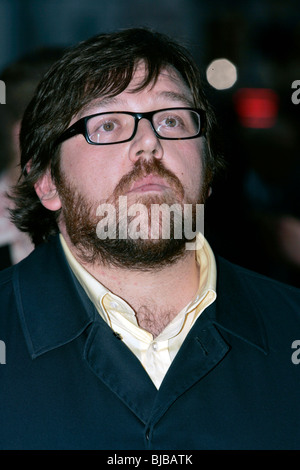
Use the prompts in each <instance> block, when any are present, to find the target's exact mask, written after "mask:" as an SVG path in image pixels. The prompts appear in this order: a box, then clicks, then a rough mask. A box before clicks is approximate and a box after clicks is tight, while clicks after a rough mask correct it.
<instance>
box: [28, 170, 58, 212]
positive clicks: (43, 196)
mask: <svg viewBox="0 0 300 470" xmlns="http://www.w3.org/2000/svg"><path fill="white" fill-rule="evenodd" d="M34 189H35V192H36V194H37V196H38V198H39V199H40V201H41V203H42V204H43V206H44V207H45V208H46V209H48V210H50V211H57V210H59V209H61V200H60V197H59V195H58V192H57V188H56V185H55V183H54V181H53V179H52V177H51V172H50V169H48V170H47V171H46V173H44V174H43V176H41V178H40V179H39V180H38V181H37V183H35V185H34Z"/></svg>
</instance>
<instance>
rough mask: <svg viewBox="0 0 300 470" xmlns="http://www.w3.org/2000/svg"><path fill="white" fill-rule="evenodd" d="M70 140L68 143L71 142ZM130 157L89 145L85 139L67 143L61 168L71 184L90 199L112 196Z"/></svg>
mask: <svg viewBox="0 0 300 470" xmlns="http://www.w3.org/2000/svg"><path fill="white" fill-rule="evenodd" d="M67 143H68V142H66V144H67ZM125 163H126V159H125V158H124V156H123V155H122V154H120V153H119V151H118V153H117V154H115V153H114V152H113V150H112V149H104V148H98V147H95V146H89V145H87V144H86V143H85V142H84V143H83V144H82V143H80V144H77V145H74V144H73V143H72V145H70V146H67V145H65V147H64V148H63V149H62V152H61V171H62V173H63V174H64V175H66V177H67V179H68V181H69V182H70V184H72V185H73V186H75V187H76V188H77V189H78V192H79V193H81V194H86V195H87V196H88V197H90V198H94V197H96V198H98V199H99V198H101V199H102V198H103V199H106V198H107V197H108V196H110V195H111V193H112V191H113V190H114V189H115V187H116V185H117V184H118V183H119V181H120V179H121V177H122V176H123V175H124V173H125V172H126V171H128V168H126V165H125Z"/></svg>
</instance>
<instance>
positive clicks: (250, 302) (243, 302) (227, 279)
mask: <svg viewBox="0 0 300 470" xmlns="http://www.w3.org/2000/svg"><path fill="white" fill-rule="evenodd" d="M217 271H218V282H217V295H218V298H217V302H216V305H215V314H212V321H213V323H214V324H215V325H216V326H217V327H219V328H221V329H223V330H224V331H227V332H228V333H230V334H232V335H234V336H236V337H238V338H240V339H242V340H243V341H246V342H247V343H248V344H250V345H251V346H254V347H256V348H258V349H259V350H260V351H262V352H263V353H265V354H267V353H268V351H269V349H268V344H267V335H266V331H265V326H264V323H263V309H264V308H266V304H263V302H265V299H264V298H261V299H260V303H258V298H260V296H259V295H258V293H259V290H261V289H262V285H263V284H264V283H265V278H264V277H263V276H261V275H260V274H257V273H255V272H253V271H249V270H247V269H244V268H242V267H240V266H237V265H234V264H232V263H230V262H229V261H227V260H225V259H223V258H221V257H217ZM211 311H212V310H211Z"/></svg>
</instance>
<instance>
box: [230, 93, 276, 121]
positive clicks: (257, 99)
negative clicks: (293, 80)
mask: <svg viewBox="0 0 300 470" xmlns="http://www.w3.org/2000/svg"><path fill="white" fill-rule="evenodd" d="M278 102H279V99H278V95H277V93H276V92H275V91H274V90H271V89H268V88H241V89H239V90H238V91H237V92H236V93H235V94H234V105H235V110H236V113H237V115H238V118H239V121H240V123H241V125H242V126H244V127H251V128H256V129H266V128H270V127H273V126H274V125H275V123H276V120H277V116H278Z"/></svg>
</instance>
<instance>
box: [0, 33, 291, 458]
mask: <svg viewBox="0 0 300 470" xmlns="http://www.w3.org/2000/svg"><path fill="white" fill-rule="evenodd" d="M202 90H203V86H202V83H201V79H200V75H199V72H198V69H197V67H196V66H195V64H194V63H193V61H192V59H190V57H189V55H188V53H187V52H186V51H185V50H184V49H183V48H182V47H181V46H179V45H178V44H176V43H173V42H172V41H171V40H170V39H168V38H167V37H165V36H163V35H161V34H158V33H153V32H151V31H148V30H144V29H131V30H125V31H123V32H119V33H113V34H108V35H100V36H98V37H95V38H92V39H90V40H87V41H85V42H83V43H81V44H79V45H78V46H77V47H75V48H73V49H72V50H70V51H69V52H67V53H66V54H65V56H64V57H63V58H62V59H61V60H60V61H59V62H58V63H57V64H56V65H55V66H54V67H52V69H51V70H50V71H49V72H48V73H47V75H46V77H45V78H44V79H43V81H42V82H41V84H40V86H39V88H38V90H37V93H36V95H35V97H34V98H33V100H32V101H31V103H30V105H29V106H28V108H27V111H26V113H25V116H24V119H23V124H22V130H21V147H22V157H21V165H22V169H23V177H22V179H21V180H20V182H19V184H18V185H17V187H16V191H15V202H16V209H15V211H14V213H13V216H14V220H15V223H16V224H17V226H18V227H19V228H20V229H22V230H23V231H26V232H28V233H29V234H30V235H31V238H32V241H33V243H35V244H36V245H37V247H36V249H35V251H34V252H33V253H32V254H31V255H30V256H29V257H28V258H27V259H25V260H23V261H22V262H21V263H19V264H18V265H16V266H15V267H13V268H10V269H9V270H6V271H3V273H2V274H1V309H2V313H1V324H0V332H1V340H2V341H3V344H4V345H5V353H6V356H5V359H6V360H5V364H4V363H3V364H2V365H1V384H2V387H1V393H2V397H1V410H0V416H1V422H2V423H3V430H2V432H1V439H0V445H1V448H3V449H118V450H122V449H135V450H142V449H155V450H158V449H164V450H176V449H178V450H179V449H180V450H182V449H279V448H281V449H287V448H291V449H296V448H298V447H299V442H300V440H299V439H300V431H299V426H298V417H299V411H300V409H299V400H298V380H299V369H298V368H297V363H298V362H297V344H298V343H297V340H298V337H297V336H298V330H299V326H300V318H299V305H300V294H299V291H298V290H297V289H295V288H291V287H288V286H285V285H281V284H279V283H277V282H275V281H272V280H269V279H266V278H263V277H262V276H259V275H256V274H255V273H252V272H249V271H246V270H244V269H242V268H240V267H237V266H234V265H232V264H231V263H229V262H227V261H225V260H223V259H221V258H218V257H217V256H216V258H215V256H214V254H213V253H212V250H211V248H210V247H209V245H208V243H207V241H205V240H203V237H202V235H201V234H199V235H198V236H197V240H198V241H200V243H198V244H197V243H196V246H199V245H200V247H199V248H198V249H197V250H196V252H195V251H193V250H191V249H188V248H190V246H189V245H188V243H191V242H193V241H195V240H193V239H192V240H191V239H190V238H189V237H188V236H186V232H185V230H184V227H183V228H182V231H181V233H179V231H178V225H180V217H178V215H183V217H182V219H181V220H182V221H183V222H184V223H185V222H191V221H190V220H189V219H190V217H192V219H193V220H192V224H191V226H192V228H195V226H197V208H198V206H199V205H200V206H201V204H203V203H204V202H205V199H206V198H207V196H208V195H209V193H210V187H211V183H212V179H213V176H214V175H215V174H216V172H217V171H218V170H219V169H220V168H221V167H222V160H221V158H220V157H219V156H218V153H217V152H216V150H215V148H216V147H215V144H214V127H215V124H214V122H215V121H214V116H213V113H212V111H211V109H210V107H209V105H208V103H207V101H206V99H205V96H204V94H203V91H202ZM125 203H126V210H127V211H126V213H125V216H124V211H123V206H122V204H123V205H125ZM157 206H159V207H160V208H162V212H160V213H159V216H158V218H156V219H155V220H154V218H153V217H152V214H153V213H154V212H153V213H152V209H153V207H157ZM172 206H174V207H173V208H175V209H174V211H173V212H172V214H171V213H170V214H169V215H170V218H169V219H168V225H169V226H168V227H166V226H165V225H166V222H165V220H167V219H166V218H164V216H165V213H164V211H165V208H166V207H172ZM186 207H188V208H192V210H191V211H190V212H187V215H185V213H184V209H185V208H186ZM114 223H115V226H114ZM184 223H182V224H181V226H183V225H184ZM168 228H170V235H169V236H165V233H167V232H168V230H166V229H168ZM175 232H176V233H175ZM105 234H106V235H105ZM176 234H177V236H175V235H176ZM178 234H179V235H180V236H179V235H178ZM245 249H246V247H245ZM292 344H293V347H294V348H295V349H293V348H292Z"/></svg>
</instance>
